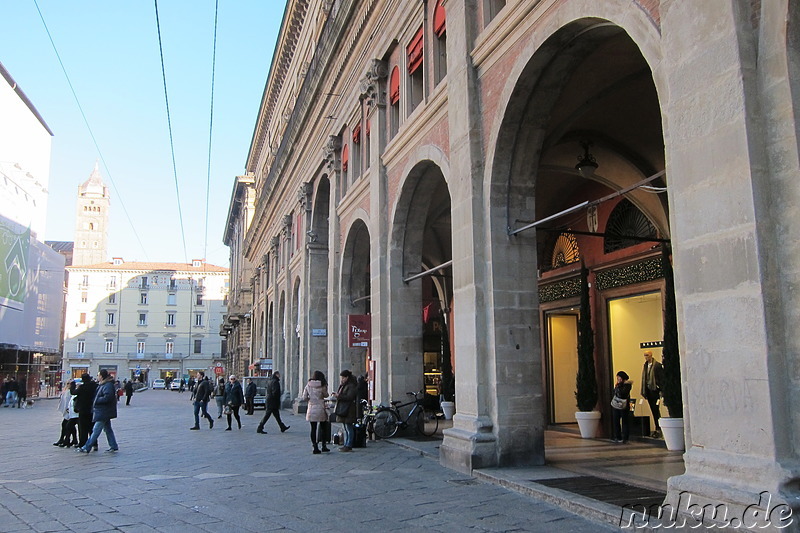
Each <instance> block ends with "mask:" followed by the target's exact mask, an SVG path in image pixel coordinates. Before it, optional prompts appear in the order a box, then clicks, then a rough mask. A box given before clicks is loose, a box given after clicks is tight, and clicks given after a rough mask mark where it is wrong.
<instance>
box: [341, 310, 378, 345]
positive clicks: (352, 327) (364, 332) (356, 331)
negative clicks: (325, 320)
mask: <svg viewBox="0 0 800 533" xmlns="http://www.w3.org/2000/svg"><path fill="white" fill-rule="evenodd" d="M371 324H372V320H371V317H370V315H347V338H348V346H350V348H369V341H370V336H371V335H370V326H371Z"/></svg>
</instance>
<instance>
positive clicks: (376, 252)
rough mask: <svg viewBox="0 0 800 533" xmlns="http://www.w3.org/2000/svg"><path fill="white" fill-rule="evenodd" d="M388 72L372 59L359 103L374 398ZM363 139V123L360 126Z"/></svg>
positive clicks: (384, 281)
mask: <svg viewBox="0 0 800 533" xmlns="http://www.w3.org/2000/svg"><path fill="white" fill-rule="evenodd" d="M388 75H389V70H388V67H387V65H386V62H385V61H380V60H378V59H373V60H372V62H371V63H370V65H369V69H368V70H367V73H366V76H365V78H364V79H363V80H361V100H362V101H363V102H364V104H365V107H366V120H367V122H369V123H370V142H369V146H370V153H369V154H367V157H368V158H369V162H370V163H369V178H370V184H369V198H370V205H369V211H370V221H371V226H370V228H369V234H370V267H369V271H370V291H371V295H370V297H371V298H370V312H371V314H372V346H371V348H370V351H371V356H372V360H373V361H375V383H374V384H373V386H374V387H375V397H376V398H384V397H385V395H386V394H388V379H389V365H388V361H387V358H388V357H389V353H390V350H389V340H390V339H389V335H388V332H389V312H388V310H389V307H388V305H389V300H390V298H391V296H390V291H389V286H388V269H389V264H388V262H389V251H388V242H389V227H390V224H389V209H387V206H388V203H389V199H388V198H389V197H388V194H389V193H388V180H387V176H386V167H385V166H384V165H383V163H382V160H381V154H382V153H383V150H384V149H385V147H386V131H387V128H388V120H387V118H388V117H387V113H386V78H387V76H388ZM364 136H365V138H366V123H365V124H364Z"/></svg>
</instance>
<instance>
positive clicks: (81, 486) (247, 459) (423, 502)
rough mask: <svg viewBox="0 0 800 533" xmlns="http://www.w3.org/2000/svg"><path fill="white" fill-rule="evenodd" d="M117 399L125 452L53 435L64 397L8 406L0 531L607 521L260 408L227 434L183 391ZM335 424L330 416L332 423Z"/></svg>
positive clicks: (489, 527) (567, 525)
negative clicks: (316, 443)
mask: <svg viewBox="0 0 800 533" xmlns="http://www.w3.org/2000/svg"><path fill="white" fill-rule="evenodd" d="M124 403H125V402H124V398H123V401H122V402H120V404H119V417H118V418H117V419H116V420H114V422H113V426H114V431H115V433H116V436H117V440H118V442H119V446H120V451H119V452H117V453H108V452H103V450H104V449H106V448H107V447H108V446H107V443H106V441H105V436H104V435H101V438H100V450H101V451H100V452H99V453H91V454H88V455H87V454H81V453H77V452H75V451H74V450H73V449H70V448H58V447H54V446H53V445H52V443H53V442H55V441H56V440H58V434H59V432H60V416H59V414H58V413H57V412H56V406H57V403H56V400H41V401H39V402H37V404H36V405H35V406H33V407H32V408H30V409H23V410H20V409H10V408H5V409H0V424H2V427H3V430H2V435H3V446H0V465H2V472H0V531H2V532H4V533H11V532H17V531H37V532H48V531H53V532H55V531H57V532H62V531H76V532H81V533H92V532H101V531H125V532H137V533H138V532H155V531H159V532H173V531H174V532H181V533H184V532H186V531H190V530H191V531H199V532H203V531H207V532H225V533H232V532H237V533H239V532H251V531H252V532H256V531H258V532H261V531H279V530H284V531H547V532H551V531H556V530H558V531H559V532H560V533H564V532H568V531H576V532H596V531H612V530H614V528H610V527H608V526H606V525H603V524H599V523H597V522H592V521H589V520H587V519H585V518H582V517H580V516H577V515H573V514H570V513H569V512H567V511H564V510H562V509H560V508H558V507H555V506H553V505H551V504H548V503H544V502H541V501H537V500H535V499H532V498H530V497H526V496H522V495H520V494H517V493H515V492H512V491H509V490H507V489H505V488H502V487H500V486H497V485H493V484H490V483H486V482H482V481H479V480H476V479H474V478H471V477H469V476H466V475H464V474H459V473H456V472H454V471H452V470H448V469H446V468H443V467H442V466H440V465H439V464H438V463H437V462H435V461H434V460H431V459H430V458H426V457H423V456H422V455H420V454H419V453H415V452H413V451H411V450H408V449H405V448H402V447H400V446H396V445H394V444H391V443H390V442H385V441H380V442H370V443H368V446H367V448H364V449H356V450H354V451H353V453H341V452H339V451H338V450H337V449H336V447H334V448H333V449H332V451H331V452H330V453H327V454H321V455H312V454H311V445H310V442H309V437H308V433H309V431H308V429H309V425H308V423H307V422H306V421H305V419H304V418H303V417H301V416H293V415H291V414H290V413H289V412H288V411H283V412H282V416H283V419H284V422H285V423H287V424H289V425H291V429H289V431H287V432H286V433H281V432H280V431H279V429H278V427H277V424H276V423H275V422H274V421H273V420H271V419H270V421H269V422H268V423H267V426H266V430H267V431H268V434H267V435H259V434H256V426H257V424H258V421H259V419H260V417H261V415H262V414H263V411H256V414H255V415H253V416H246V415H242V424H243V427H242V429H241V430H238V429H236V422H235V421H234V429H233V431H225V427H226V425H227V424H226V421H225V418H224V417H223V418H222V419H217V418H216V405H214V406H213V409H212V416H213V417H214V422H215V425H214V429H213V430H211V431H209V429H208V424H207V423H205V422H202V424H201V426H202V429H201V430H200V431H189V427H190V426H192V425H193V422H194V420H193V416H192V407H191V403H190V401H189V393H188V392H187V393H183V394H181V393H178V392H172V391H161V390H157V391H152V390H151V391H144V392H140V393H137V394H135V395H134V397H133V400H132V402H131V404H132V405H131V406H130V407H126V406H125V405H124ZM334 427H336V425H334Z"/></svg>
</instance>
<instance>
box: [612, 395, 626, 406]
mask: <svg viewBox="0 0 800 533" xmlns="http://www.w3.org/2000/svg"><path fill="white" fill-rule="evenodd" d="M611 407H613V408H614V409H625V408H627V407H628V400H626V399H625V398H620V397H619V396H617V395H616V394H615V395H614V397H613V398H611Z"/></svg>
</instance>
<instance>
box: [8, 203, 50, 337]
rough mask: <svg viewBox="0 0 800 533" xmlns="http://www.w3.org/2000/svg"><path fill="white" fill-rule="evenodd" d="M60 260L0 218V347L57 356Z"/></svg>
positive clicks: (18, 228)
mask: <svg viewBox="0 0 800 533" xmlns="http://www.w3.org/2000/svg"><path fill="white" fill-rule="evenodd" d="M63 307H64V256H62V255H61V254H59V253H58V252H56V251H54V250H53V249H51V248H50V247H49V246H47V245H45V244H44V243H42V242H39V241H38V240H36V239H35V238H31V236H30V231H29V230H28V229H26V228H24V227H22V226H20V225H19V224H16V223H14V222H12V221H10V220H9V219H7V218H5V217H3V216H0V344H10V345H16V346H19V347H20V348H21V349H31V350H36V351H42V352H58V350H59V345H60V337H61V321H62V315H61V311H62V309H63Z"/></svg>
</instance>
